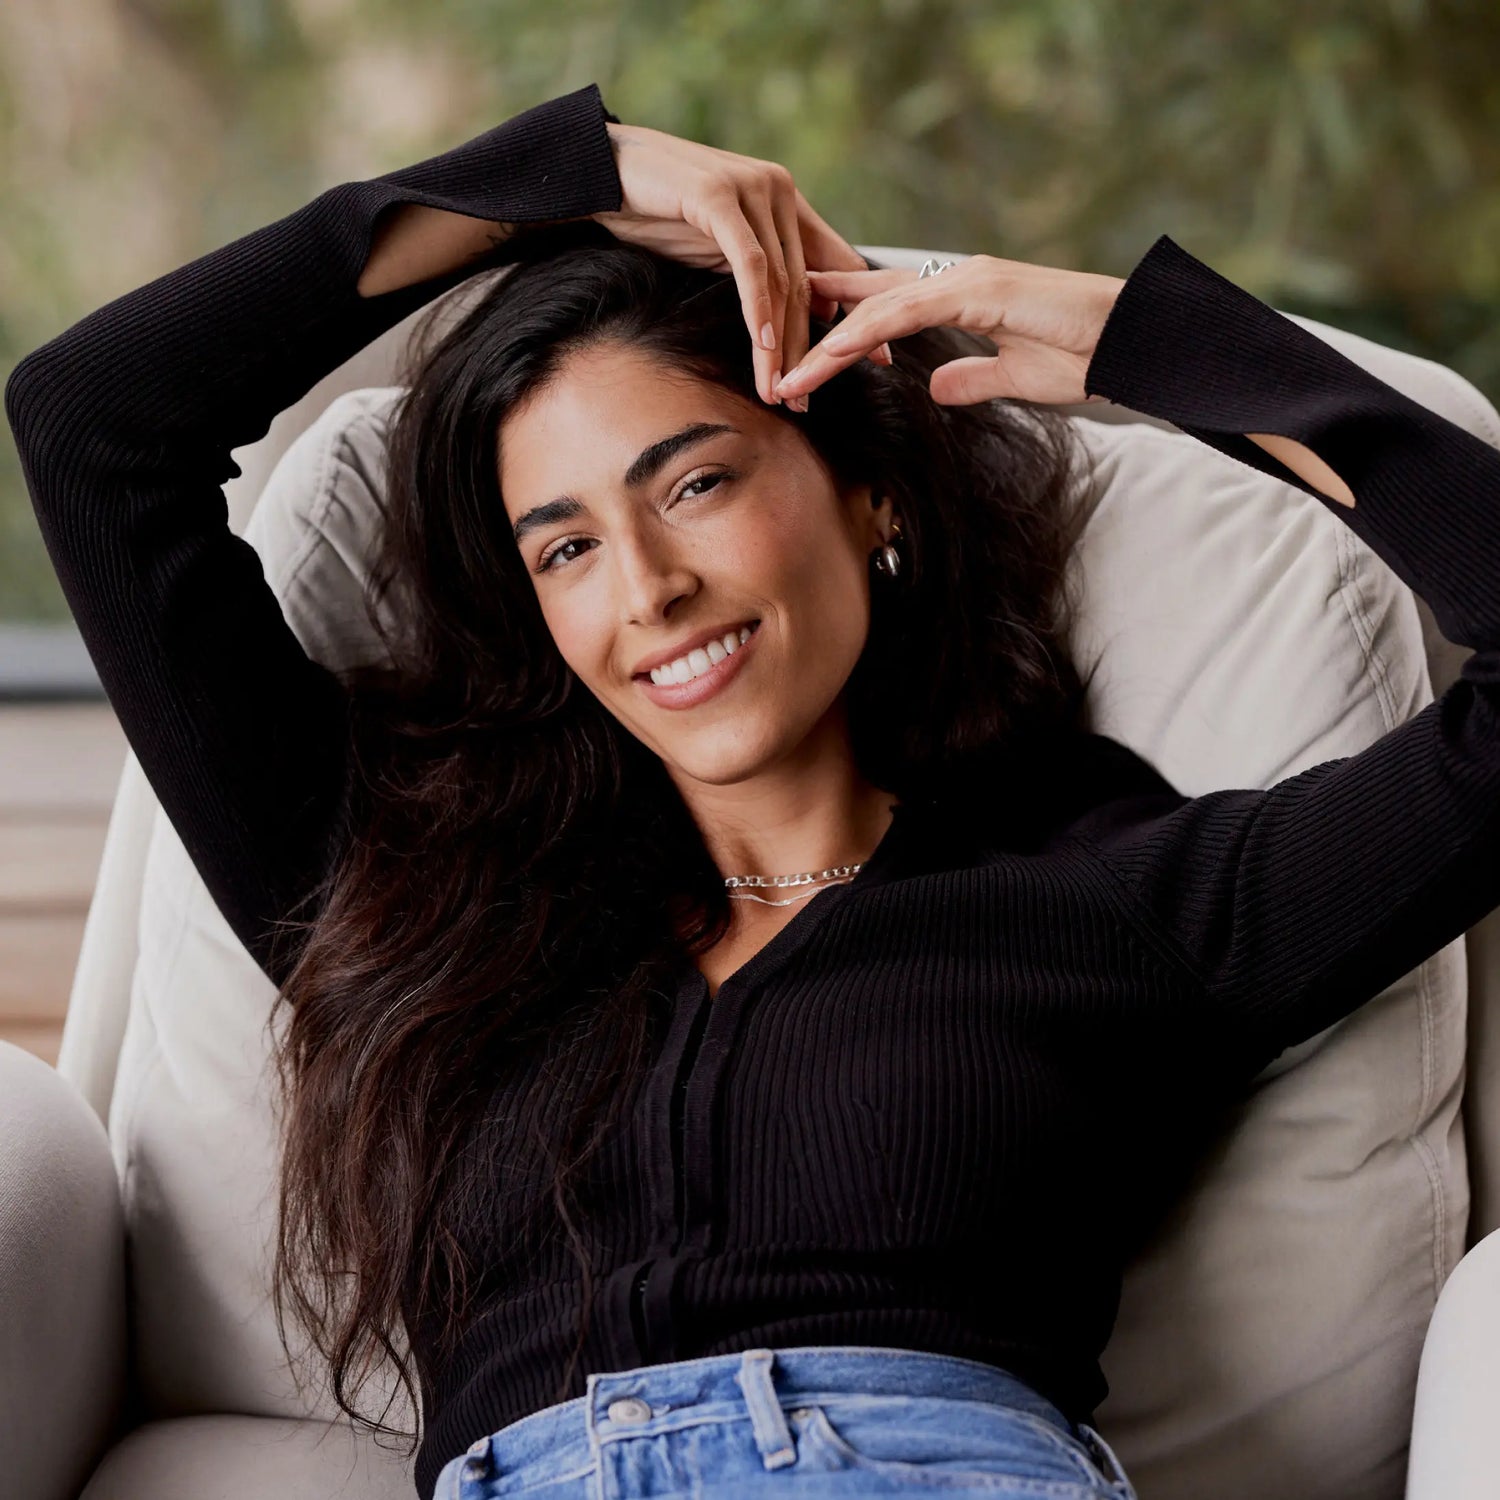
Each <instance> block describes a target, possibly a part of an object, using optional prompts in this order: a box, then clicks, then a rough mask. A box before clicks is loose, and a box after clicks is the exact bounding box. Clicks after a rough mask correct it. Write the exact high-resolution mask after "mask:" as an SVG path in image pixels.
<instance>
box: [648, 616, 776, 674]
mask: <svg viewBox="0 0 1500 1500" xmlns="http://www.w3.org/2000/svg"><path fill="white" fill-rule="evenodd" d="M751 630H752V627H751V626H749V625H745V626H742V627H741V628H740V629H739V630H738V631H735V630H727V631H725V632H724V634H723V636H722V637H720V638H719V639H718V640H713V641H709V643H708V644H707V645H706V646H695V647H694V648H693V649H692V650H691V651H689V652H688V654H687V655H686V656H679V657H678V658H677V660H676V661H673V662H668V663H667V665H666V666H664V667H652V669H651V680H652V682H654V683H655V684H656V685H657V686H658V687H666V686H668V685H669V684H671V683H677V682H691V681H692V680H693V678H695V677H701V676H702V675H703V674H704V673H705V672H707V671H708V670H709V668H710V667H715V666H717V665H718V664H719V663H720V662H721V661H723V660H724V658H725V657H726V656H733V655H734V653H735V652H736V651H738V650H739V649H740V646H741V645H742V644H743V643H744V642H745V641H748V640H749V639H750V635H751Z"/></svg>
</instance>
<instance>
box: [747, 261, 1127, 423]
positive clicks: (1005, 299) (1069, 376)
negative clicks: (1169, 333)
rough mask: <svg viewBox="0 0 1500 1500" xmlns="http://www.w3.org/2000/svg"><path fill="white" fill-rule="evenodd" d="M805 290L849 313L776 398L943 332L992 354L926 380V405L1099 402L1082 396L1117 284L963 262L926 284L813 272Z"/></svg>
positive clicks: (904, 277)
mask: <svg viewBox="0 0 1500 1500" xmlns="http://www.w3.org/2000/svg"><path fill="white" fill-rule="evenodd" d="M807 275H808V279H809V280H810V281H811V283H812V287H813V290H814V291H815V292H818V293H821V294H823V295H825V296H827V297H830V298H832V299H833V300H834V301H837V302H839V303H841V304H844V305H846V306H852V307H853V311H852V312H850V313H849V315H848V316H847V317H846V318H844V320H843V321H842V322H841V323H840V324H839V325H838V327H836V328H835V329H834V330H833V331H832V332H831V333H829V334H828V335H827V336H826V337H825V338H824V339H822V340H821V341H820V342H819V343H817V344H815V345H814V346H813V347H812V348H811V349H809V350H808V351H807V354H806V355H805V356H804V357H803V358H802V360H801V361H800V362H799V363H798V364H797V366H796V368H795V369H792V370H789V371H788V372H787V373H786V374H785V375H784V376H783V377H782V379H781V382H780V384H779V385H778V386H777V387H776V392H777V394H778V395H788V396H796V395H805V394H806V393H807V392H809V391H813V390H816V389H817V387H818V386H820V385H821V384H822V383H823V382H824V381H825V380H827V379H829V378H830V377H831V376H833V375H836V374H837V373H838V372H839V371H840V370H842V369H845V368H846V367H847V366H849V365H852V364H853V363H854V362H855V361H856V360H859V359H862V358H863V357H864V356H865V355H867V354H868V353H869V352H870V350H872V349H874V348H876V347H878V346H879V345H880V344H882V343H884V342H886V341H887V340H889V339H899V338H902V337H904V336H905V335H907V334H911V333H915V332H917V331H918V330H919V329H922V328H935V327H938V326H940V325H951V326H954V327H958V328H965V329H968V330H969V331H970V332H971V333H978V334H983V335H984V336H985V337H986V338H988V339H990V340H991V341H992V342H993V343H995V344H996V345H997V346H998V349H997V352H996V353H995V354H994V355H971V356H968V357H966V358H963V359H955V360H950V361H949V362H948V363H947V364H945V365H939V366H938V367H937V369H935V370H934V371H933V372H932V379H931V382H930V385H929V390H930V392H931V395H932V399H933V400H934V401H939V402H942V403H943V404H945V405H953V406H963V405H969V404H972V403H974V402H978V401H990V400H993V399H995V398H997V397H998V398H1002V399H1010V400H1019V401H1035V402H1043V403H1047V404H1052V405H1064V406H1066V405H1074V404H1077V403H1080V402H1083V401H1086V400H1088V401H1095V400H1102V399H1103V398H1102V397H1098V396H1089V395H1088V394H1087V393H1086V392H1085V391H1084V388H1083V380H1084V375H1085V374H1086V373H1087V371H1088V367H1089V361H1090V360H1091V359H1092V358H1093V354H1094V347H1095V345H1096V344H1097V343H1098V342H1099V335H1100V333H1102V332H1103V330H1104V321H1105V319H1106V318H1107V317H1108V316H1109V312H1110V309H1111V308H1112V307H1113V306H1114V305H1115V298H1116V297H1117V296H1119V293H1120V288H1121V287H1123V286H1124V285H1125V283H1124V281H1123V280H1122V279H1121V278H1120V277H1118V276H1102V275H1098V274H1096V273H1094V272H1092V271H1063V270H1057V269H1055V268H1053V267H1051V266H1037V265H1031V264H1029V263H1028V262H1026V261H1020V260H1001V259H999V258H997V257H996V256H993V255H972V256H970V257H969V258H968V259H967V260H963V261H959V262H957V263H956V264H955V265H953V266H952V267H951V268H950V269H948V270H946V271H943V272H942V273H941V274H940V275H936V276H920V275H919V274H918V273H917V272H916V271H909V270H904V269H900V268H895V267H891V268H885V269H881V270H871V271H813V270H809V271H808V273H807Z"/></svg>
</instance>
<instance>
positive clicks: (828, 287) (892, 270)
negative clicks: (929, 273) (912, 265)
mask: <svg viewBox="0 0 1500 1500" xmlns="http://www.w3.org/2000/svg"><path fill="white" fill-rule="evenodd" d="M808 275H809V276H810V277H811V278H812V284H813V290H814V291H817V292H822V293H824V294H825V295H827V296H829V297H831V298H832V299H833V300H834V301H835V302H838V303H840V304H841V305H843V306H845V307H854V306H856V305H857V304H859V303H861V302H863V301H864V300H865V298H866V297H873V296H875V295H877V294H878V293H880V292H888V291H890V290H891V289H892V288H894V287H900V286H906V285H908V284H909V283H910V282H911V280H912V273H911V272H910V271H907V270H903V269H902V268H901V267H900V266H885V267H882V268H881V269H880V270H878V271H852V270H851V271H835V270H819V271H810V272H809V273H808ZM927 279H928V280H931V278H930V277H929V278H927Z"/></svg>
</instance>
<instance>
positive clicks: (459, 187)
mask: <svg viewBox="0 0 1500 1500" xmlns="http://www.w3.org/2000/svg"><path fill="white" fill-rule="evenodd" d="M606 116H607V111H606V110H605V108H604V100H603V99H602V98H601V97H600V94H599V86H598V84H594V83H590V84H586V85H585V86H584V87H583V88H581V89H576V90H574V92H573V93H571V94H561V95H559V96H558V97H557V98H555V99H549V100H546V101H545V102H544V103H541V104H536V105H533V106H532V107H531V108H530V109H527V110H523V111H522V112H521V113H520V114H519V115H516V116H514V117H513V118H512V119H509V120H506V121H505V122H504V123H503V124H500V125H496V126H494V127H493V128H492V129H490V130H487V131H485V132H484V134H482V135H478V136H475V137H474V139H473V140H470V141H466V142H465V143H464V144H463V145H461V146H456V147H454V148H453V149H452V150H450V151H445V152H443V153H442V154H441V155H439V156H432V157H428V158H427V159H426V160H425V161H420V162H417V163H415V164H414V165H412V166H409V167H402V168H400V169H399V170H397V171H394V172H388V173H386V174H385V175H384V176H381V177H375V178H372V179H370V180H371V182H373V183H383V184H388V185H390V186H392V187H398V188H405V189H412V190H415V193H416V196H417V197H418V198H419V199H420V198H434V199H444V200H447V202H446V203H439V204H437V205H435V206H439V207H452V208H454V209H455V210H456V211H457V212H460V213H464V214H468V215H469V216H471V217H473V218H479V219H490V220H494V221H496V222H503V223H528V222H532V221H537V220H551V219H581V218H585V217H587V216H588V215H589V214H593V213H599V212H602V211H608V212H615V211H617V210H618V209H619V208H620V206H621V203H622V201H623V197H624V195H623V192H622V189H621V187H620V174H619V171H618V170H617V168H616V166H615V154H614V146H613V143H612V142H611V141H610V138H609V132H608V130H606V129H605V120H606Z"/></svg>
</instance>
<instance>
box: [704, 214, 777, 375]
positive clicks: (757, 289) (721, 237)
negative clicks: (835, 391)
mask: <svg viewBox="0 0 1500 1500" xmlns="http://www.w3.org/2000/svg"><path fill="white" fill-rule="evenodd" d="M702 212H703V215H704V218H705V220H706V222H705V223H703V224H698V223H697V221H696V219H693V220H689V222H691V223H693V224H694V225H695V227H696V228H699V229H702V230H703V232H704V233H705V234H708V235H711V236H712V237H713V240H714V243H715V244H717V245H718V246H719V248H720V249H721V250H722V251H723V252H724V258H725V259H726V260H727V261H728V262H729V266H730V269H731V270H732V271H733V272H734V281H735V285H736V286H737V287H738V288H739V293H740V310H741V312H742V313H743V314H744V317H745V322H746V324H747V325H748V327H749V328H750V340H751V345H752V347H753V349H754V351H755V385H756V390H757V391H759V393H760V396H761V399H762V400H763V401H766V402H767V403H769V404H772V405H774V404H775V402H776V399H777V398H776V396H775V395H774V394H773V392H772V390H771V386H772V384H773V382H774V379H775V377H774V375H773V374H772V364H771V362H772V360H773V359H774V358H775V351H774V350H768V349H766V348H765V347H764V343H763V341H762V338H761V330H762V329H763V328H764V327H765V325H766V324H767V323H769V324H771V328H772V340H773V342H774V338H775V328H776V323H775V320H774V316H773V315H774V313H775V311H776V309H775V306H774V304H773V302H772V298H771V285H770V278H769V264H770V263H769V260H768V257H767V254H766V248H765V246H764V245H763V244H762V243H761V240H760V237H759V236H758V235H757V234H756V232H755V230H754V228H753V227H752V225H751V223H750V220H749V219H748V218H746V217H745V211H744V206H743V205H742V203H741V202H740V198H739V194H738V193H735V192H733V191H732V190H726V191H724V192H720V193H716V194H715V195H714V196H713V198H712V200H711V201H710V202H709V203H708V204H707V205H706V206H705V207H704V209H703V210H702ZM771 238H772V240H773V241H774V239H775V235H774V234H773V235H772V236H771Z"/></svg>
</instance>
